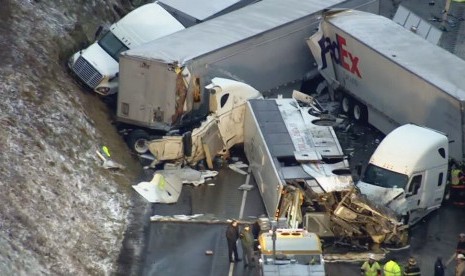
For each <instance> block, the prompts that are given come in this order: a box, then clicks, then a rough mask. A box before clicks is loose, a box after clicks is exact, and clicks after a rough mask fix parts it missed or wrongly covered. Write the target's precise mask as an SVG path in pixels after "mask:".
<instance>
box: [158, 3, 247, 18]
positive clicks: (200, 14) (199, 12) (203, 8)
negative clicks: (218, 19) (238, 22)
mask: <svg viewBox="0 0 465 276" xmlns="http://www.w3.org/2000/svg"><path fill="white" fill-rule="evenodd" d="M240 1H241V0H214V1H212V0H158V2H160V3H163V4H165V5H167V6H170V7H172V8H174V9H176V10H178V11H180V12H183V13H185V14H188V15H190V16H192V17H194V18H196V19H198V20H205V19H206V18H208V17H210V16H212V15H214V14H216V13H219V12H220V11H222V10H225V9H226V8H229V7H230V6H232V5H234V4H236V3H239V2H240Z"/></svg>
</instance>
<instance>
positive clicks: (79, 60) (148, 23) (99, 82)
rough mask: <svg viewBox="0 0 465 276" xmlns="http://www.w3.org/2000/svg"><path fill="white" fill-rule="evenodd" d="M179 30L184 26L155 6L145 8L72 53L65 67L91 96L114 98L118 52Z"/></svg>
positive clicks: (152, 4)
mask: <svg viewBox="0 0 465 276" xmlns="http://www.w3.org/2000/svg"><path fill="white" fill-rule="evenodd" d="M182 29H184V26H183V25H182V24H181V23H180V22H178V20H176V19H175V18H174V17H173V16H172V15H171V14H170V13H169V12H168V11H166V10H165V9H164V8H163V7H162V6H160V5H159V4H158V3H157V2H155V3H150V4H145V5H143V6H141V7H138V8H137V9H135V10H133V11H131V12H130V13H128V14H127V15H126V16H124V17H123V18H122V19H120V20H119V21H118V22H116V23H114V24H112V25H111V26H110V29H109V30H108V31H106V32H105V33H104V34H103V35H102V36H101V38H100V39H99V40H97V41H95V42H94V43H93V44H92V45H90V46H89V47H87V48H86V49H82V50H80V51H78V52H76V53H74V54H73V55H72V56H71V58H70V59H69V61H68V67H69V68H70V69H71V71H72V72H73V73H74V74H75V75H76V77H77V78H78V79H79V80H80V81H81V82H83V83H84V84H85V85H86V86H88V87H89V88H91V89H92V90H93V91H94V92H96V93H98V94H101V95H104V96H106V95H110V94H114V93H116V92H117V90H118V72H119V64H118V61H119V54H120V53H121V52H123V51H126V50H128V49H131V48H133V47H135V46H137V45H140V44H143V43H145V42H149V41H151V40H154V39H157V38H159V37H162V36H165V35H168V34H171V33H174V32H176V31H179V30H182Z"/></svg>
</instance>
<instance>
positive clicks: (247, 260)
mask: <svg viewBox="0 0 465 276" xmlns="http://www.w3.org/2000/svg"><path fill="white" fill-rule="evenodd" d="M240 238H241V244H242V253H243V254H244V267H245V266H248V267H249V268H250V267H254V266H255V264H254V258H253V256H254V255H253V246H254V238H253V235H252V232H251V230H250V226H248V225H246V226H244V229H242V231H241V234H240Z"/></svg>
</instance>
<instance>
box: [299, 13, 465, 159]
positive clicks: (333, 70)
mask: <svg viewBox="0 0 465 276" xmlns="http://www.w3.org/2000/svg"><path fill="white" fill-rule="evenodd" d="M308 44H309V46H310V49H311V51H312V53H313V55H314V56H315V57H317V63H318V65H319V67H320V71H321V74H322V75H323V76H324V77H325V78H326V80H327V81H328V82H329V83H330V84H331V86H332V87H334V88H340V89H339V91H341V92H342V95H341V100H342V102H341V105H342V109H343V111H344V112H347V113H349V114H351V115H352V116H353V117H354V118H355V119H356V120H367V121H368V123H370V124H371V125H373V126H374V127H376V128H377V129H379V130H380V131H382V132H383V133H384V134H388V133H390V132H391V131H392V130H393V129H395V128H396V127H399V126H401V125H403V124H407V123H414V124H417V125H422V126H426V127H429V128H432V129H435V130H439V131H441V132H443V133H445V134H446V135H447V137H448V138H449V141H450V144H449V153H450V157H451V158H453V159H455V160H457V161H463V160H464V157H465V154H464V152H465V145H464V143H465V133H464V131H465V126H464V123H465V111H464V110H465V77H464V76H465V61H464V60H462V59H460V58H459V57H457V56H455V55H453V54H451V53H449V52H447V51H446V50H444V49H442V48H440V47H438V46H436V45H433V44H432V43H430V42H428V41H426V40H424V39H422V38H421V37H419V36H417V35H415V34H414V33H412V32H410V31H408V30H406V29H404V28H403V27H402V26H400V25H398V24H397V23H395V22H393V21H391V20H389V19H388V18H385V17H382V16H378V15H374V14H371V13H365V12H360V11H354V10H351V11H334V12H328V13H326V14H325V15H324V17H323V20H322V22H321V25H320V29H319V32H318V33H316V34H315V35H313V36H312V37H311V38H310V40H309V41H308Z"/></svg>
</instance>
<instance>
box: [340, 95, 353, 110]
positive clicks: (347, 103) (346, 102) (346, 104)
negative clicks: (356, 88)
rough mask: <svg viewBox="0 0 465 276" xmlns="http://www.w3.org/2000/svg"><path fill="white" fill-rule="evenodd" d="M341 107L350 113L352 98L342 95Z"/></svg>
mask: <svg viewBox="0 0 465 276" xmlns="http://www.w3.org/2000/svg"><path fill="white" fill-rule="evenodd" d="M341 107H342V112H343V113H345V114H349V113H350V110H351V107H352V99H351V98H350V97H349V96H347V95H344V96H342V100H341Z"/></svg>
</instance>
